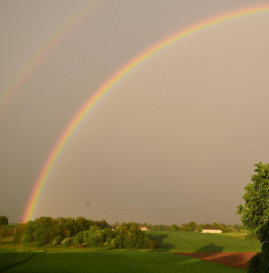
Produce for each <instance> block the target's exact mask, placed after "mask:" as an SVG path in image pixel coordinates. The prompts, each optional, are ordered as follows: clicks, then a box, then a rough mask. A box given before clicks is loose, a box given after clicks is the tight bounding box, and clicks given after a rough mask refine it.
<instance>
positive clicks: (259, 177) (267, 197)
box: [237, 162, 269, 238]
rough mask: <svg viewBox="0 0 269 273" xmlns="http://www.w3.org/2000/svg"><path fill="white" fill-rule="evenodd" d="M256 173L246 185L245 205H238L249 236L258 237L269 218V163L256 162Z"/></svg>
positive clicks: (238, 211)
mask: <svg viewBox="0 0 269 273" xmlns="http://www.w3.org/2000/svg"><path fill="white" fill-rule="evenodd" d="M254 166H255V167H256V169H255V174H254V175H253V176H252V178H251V181H252V183H249V184H247V185H246V187H245V191H246V192H245V194H244V195H243V199H244V200H245V205H244V206H243V205H239V206H238V207H237V213H238V214H240V215H241V221H242V223H243V225H244V226H245V227H246V228H247V229H248V230H249V237H251V238H258V235H259V232H260V229H261V227H262V226H263V224H264V223H265V222H267V221H268V220H269V164H263V163H262V162H260V163H258V164H255V165H254Z"/></svg>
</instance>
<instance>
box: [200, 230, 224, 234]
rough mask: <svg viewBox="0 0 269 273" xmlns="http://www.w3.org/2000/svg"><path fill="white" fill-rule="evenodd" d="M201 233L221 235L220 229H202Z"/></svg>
mask: <svg viewBox="0 0 269 273" xmlns="http://www.w3.org/2000/svg"><path fill="white" fill-rule="evenodd" d="M202 233H222V230H220V229H202Z"/></svg>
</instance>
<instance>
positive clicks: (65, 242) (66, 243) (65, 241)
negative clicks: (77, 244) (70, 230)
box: [61, 238, 72, 247]
mask: <svg viewBox="0 0 269 273" xmlns="http://www.w3.org/2000/svg"><path fill="white" fill-rule="evenodd" d="M71 244H72V239H71V238H65V239H63V240H62V242H61V245H62V246H64V247H67V246H70V245H71Z"/></svg>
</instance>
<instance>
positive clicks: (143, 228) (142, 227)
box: [140, 226, 148, 231]
mask: <svg viewBox="0 0 269 273" xmlns="http://www.w3.org/2000/svg"><path fill="white" fill-rule="evenodd" d="M140 229H141V230H144V231H148V229H147V227H145V226H141V227H140Z"/></svg>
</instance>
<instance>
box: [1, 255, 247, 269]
mask: <svg viewBox="0 0 269 273" xmlns="http://www.w3.org/2000/svg"><path fill="white" fill-rule="evenodd" d="M28 255H29V253H11V252H9V253H3V252H0V272H16V273H31V272H34V273H50V272H51V273H52V272H53V273H55V272H60V273H67V272H68V273H73V272H74V273H77V272H80V273H84V272H85V273H86V272H87V273H91V272H92V273H93V272H94V273H97V272H98V273H114V272H115V273H127V272H128V273H140V272H143V273H170V272H171V273H172V272H174V273H175V272H177V273H181V272H182V273H204V272H206V273H245V272H246V271H245V270H240V269H235V268H232V267H226V266H224V265H219V264H214V263H208V262H205V261H201V260H198V259H192V258H189V257H183V256H179V255H173V254H169V253H165V252H164V253H162V252H150V251H148V252H136V251H98V252H66V253H65V252H59V253H57V252H51V253H46V252H43V253H40V252H39V253H33V254H32V256H31V258H30V259H29V256H28ZM20 256H21V258H22V259H23V258H24V259H26V261H25V262H24V263H20V264H17V265H15V266H14V267H11V264H10V263H7V261H10V262H12V261H14V264H15V260H14V259H15V258H16V259H18V257H20ZM22 259H21V260H22ZM5 264H6V265H5Z"/></svg>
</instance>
